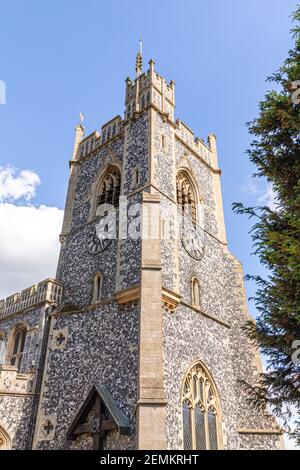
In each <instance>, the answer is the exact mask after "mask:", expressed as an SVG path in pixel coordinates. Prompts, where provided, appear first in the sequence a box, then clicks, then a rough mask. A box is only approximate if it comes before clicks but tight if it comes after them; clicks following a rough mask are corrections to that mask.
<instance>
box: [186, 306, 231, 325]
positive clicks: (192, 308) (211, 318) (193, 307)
mask: <svg viewBox="0 0 300 470" xmlns="http://www.w3.org/2000/svg"><path fill="white" fill-rule="evenodd" d="M181 304H182V305H184V306H185V307H188V308H189V309H191V310H194V312H197V313H200V315H202V316H203V317H206V318H209V319H210V320H212V321H214V322H216V323H219V324H220V325H222V326H225V327H226V328H231V326H230V325H228V323H225V322H224V321H222V320H219V318H216V317H214V316H213V315H210V314H209V313H206V312H203V311H202V310H200V308H197V307H195V306H194V305H191V304H189V303H188V302H185V301H184V300H182V301H181Z"/></svg>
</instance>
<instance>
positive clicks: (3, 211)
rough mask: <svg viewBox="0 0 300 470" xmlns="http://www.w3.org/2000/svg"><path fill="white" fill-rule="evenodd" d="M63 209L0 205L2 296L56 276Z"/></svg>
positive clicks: (0, 290) (0, 292)
mask: <svg viewBox="0 0 300 470" xmlns="http://www.w3.org/2000/svg"><path fill="white" fill-rule="evenodd" d="M62 219H63V211H62V210H60V209H58V208H56V207H47V206H40V207H33V206H17V205H14V204H10V203H5V204H0V298H3V297H6V296H7V295H10V294H13V293H14V292H18V291H19V290H22V289H25V288H26V287H29V286H30V285H32V284H35V283H36V282H39V281H42V280H43V279H46V278H47V277H54V276H55V271H56V265H57V260H58V255H59V247H60V244H59V240H58V235H59V233H60V231H61V226H62Z"/></svg>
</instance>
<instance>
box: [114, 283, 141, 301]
mask: <svg viewBox="0 0 300 470" xmlns="http://www.w3.org/2000/svg"><path fill="white" fill-rule="evenodd" d="M139 298H140V286H139V285H138V286H133V287H129V288H128V289H123V290H121V291H119V292H116V293H115V294H114V299H115V300H116V302H117V304H118V305H124V304H127V303H128V302H134V301H137V300H139Z"/></svg>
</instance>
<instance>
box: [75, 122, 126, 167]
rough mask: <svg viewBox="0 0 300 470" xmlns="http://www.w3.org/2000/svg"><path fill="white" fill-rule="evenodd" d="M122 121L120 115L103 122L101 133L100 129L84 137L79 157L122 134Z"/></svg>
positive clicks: (80, 144) (80, 145)
mask: <svg viewBox="0 0 300 470" xmlns="http://www.w3.org/2000/svg"><path fill="white" fill-rule="evenodd" d="M122 123H123V121H122V118H121V116H119V115H118V116H116V117H114V118H113V119H110V120H109V121H108V122H107V123H105V124H103V126H102V127H101V133H100V132H99V131H94V132H92V133H91V134H89V135H88V136H87V137H85V138H84V139H82V141H81V142H80V143H79V147H78V152H79V158H83V157H86V156H87V155H89V154H90V153H92V152H94V150H96V149H98V148H99V147H101V145H104V144H106V143H108V142H109V141H111V140H112V139H114V138H115V137H117V136H118V135H120V133H121V132H122Z"/></svg>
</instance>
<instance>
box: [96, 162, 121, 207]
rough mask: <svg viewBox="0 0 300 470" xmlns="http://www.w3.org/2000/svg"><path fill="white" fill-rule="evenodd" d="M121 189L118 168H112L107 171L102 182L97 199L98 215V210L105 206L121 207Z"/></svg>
mask: <svg viewBox="0 0 300 470" xmlns="http://www.w3.org/2000/svg"><path fill="white" fill-rule="evenodd" d="M120 189H121V175H120V171H119V169H118V168H117V167H115V166H111V167H110V168H108V169H107V171H106V173H105V174H104V176H103V178H102V179H101V181H100V184H99V186H98V191H97V199H96V214H97V212H99V211H98V208H100V206H103V205H106V204H107V205H110V206H114V207H119V197H120Z"/></svg>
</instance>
